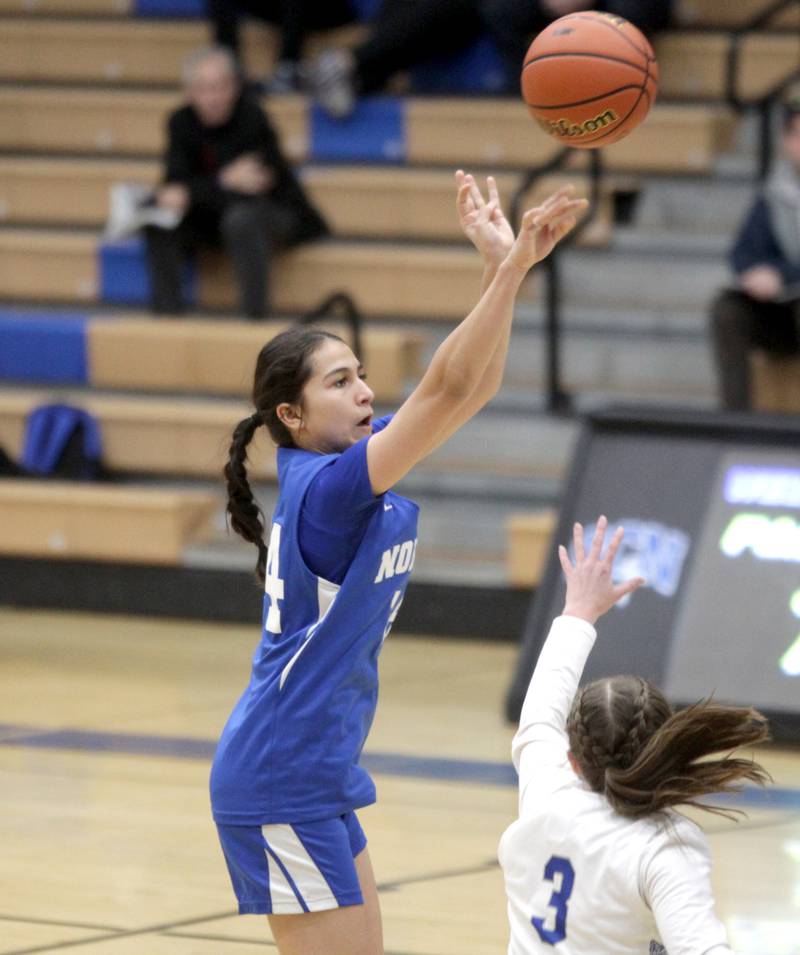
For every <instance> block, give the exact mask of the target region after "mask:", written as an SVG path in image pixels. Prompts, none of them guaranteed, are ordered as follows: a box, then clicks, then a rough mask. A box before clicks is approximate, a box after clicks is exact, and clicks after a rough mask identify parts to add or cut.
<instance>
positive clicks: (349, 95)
mask: <svg viewBox="0 0 800 955" xmlns="http://www.w3.org/2000/svg"><path fill="white" fill-rule="evenodd" d="M354 72H355V71H354V66H353V58H352V56H351V55H350V54H349V53H347V52H345V51H344V50H326V51H325V52H324V53H321V54H320V55H319V56H318V57H317V58H316V60H315V61H314V63H313V64H312V66H311V70H310V74H309V82H310V86H311V92H312V94H313V96H314V99H315V100H316V101H317V103H319V105H320V106H321V107H322V108H323V109H324V110H325V112H326V113H329V114H330V115H331V116H333V118H334V119H345V118H346V117H348V116H349V115H350V114H351V113H352V112H353V110H354V109H355V108H356V99H357V97H356V89H355V78H354V75H353V74H354Z"/></svg>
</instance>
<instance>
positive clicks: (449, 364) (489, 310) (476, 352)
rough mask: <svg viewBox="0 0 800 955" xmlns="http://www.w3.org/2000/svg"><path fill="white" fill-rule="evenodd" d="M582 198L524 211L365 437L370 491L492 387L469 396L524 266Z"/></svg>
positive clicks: (502, 328)
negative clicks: (474, 298) (382, 420)
mask: <svg viewBox="0 0 800 955" xmlns="http://www.w3.org/2000/svg"><path fill="white" fill-rule="evenodd" d="M585 205H586V203H585V200H575V199H570V198H568V197H567V196H565V195H561V194H558V193H557V194H555V195H553V196H551V197H550V198H549V199H548V200H547V201H546V202H544V203H543V204H542V205H541V206H536V207H535V208H533V209H530V210H529V211H528V212H527V213H526V214H525V216H524V218H523V221H522V226H521V228H520V232H519V235H518V236H517V238H516V239H515V241H514V244H513V245H512V247H511V249H510V251H509V252H508V254H507V256H506V257H505V259H504V260H503V261H502V263H501V264H500V266H499V267H498V269H497V273H496V275H495V276H494V278H493V279H492V281H491V283H490V284H489V287H488V288H487V290H486V291H485V293H484V294H483V296H482V297H481V299H480V301H479V302H478V304H477V305H476V306H475V308H474V309H473V310H472V311H471V312H470V313H469V315H468V316H467V317H466V318H465V319H464V320H463V321H462V322H461V324H460V325H459V326H458V327H457V328H456V329H454V331H453V332H451V333H450V335H448V337H447V338H446V339H445V340H444V342H442V344H441V345H440V346H439V348H438V349H437V350H436V353H435V354H434V356H433V359H432V360H431V363H430V365H429V367H428V370H427V371H426V372H425V375H424V376H423V378H422V380H421V381H420V383H419V385H418V386H417V387H416V389H415V390H414V391H413V393H412V394H411V395H410V396H409V398H408V399H407V400H406V401H405V402H404V404H403V405H402V406H401V407H400V409H399V410H398V412H397V414H396V415H395V416H394V418H393V419H392V422H391V424H390V425H389V426H388V427H387V428H386V429H385V430H384V431H382V432H380V433H379V434H376V435H374V436H373V437H372V438H370V440H369V443H368V445H367V464H368V467H369V475H370V483H371V484H372V489H373V491H374V493H375V494H381V493H383V492H384V491H386V490H388V489H389V488H390V487H392V486H393V485H394V484H396V483H397V481H399V480H400V479H401V478H402V477H404V476H405V475H406V474H407V473H408V472H409V471H410V470H411V468H412V467H413V466H414V465H415V464H416V463H417V462H418V461H420V460H422V458H424V457H425V456H426V455H428V454H430V452H431V451H433V450H434V449H435V448H437V447H438V446H439V445H440V444H442V443H443V442H444V441H446V440H447V438H448V437H450V435H451V434H452V433H453V432H454V431H455V430H456V429H457V428H458V427H459V426H460V425H461V424H463V422H464V421H465V420H466V417H470V416H471V415H472V414H474V413H475V412H476V411H477V410H478V408H479V407H483V405H484V404H485V403H486V402H487V401H488V400H489V399H490V398H491V397H492V396H493V394H494V393H495V392H496V387H497V386H499V382H498V383H497V384H496V385H495V388H494V391H492V392H489V391H487V392H485V393H484V392H483V390H482V391H481V392H480V398H479V399H478V398H477V396H476V389H478V387H479V386H480V384H481V382H482V381H483V380H484V377H485V375H486V373H487V369H488V368H489V366H490V364H491V362H492V359H493V357H494V356H495V353H496V350H497V348H498V346H499V345H500V343H501V342H502V341H503V338H504V336H506V335H508V334H509V330H510V326H511V321H512V318H513V314H514V302H515V300H516V296H517V292H518V291H519V287H520V285H521V284H522V281H523V279H524V278H525V276H526V275H527V273H528V271H529V269H530V268H531V267H532V266H533V265H534V264H535V263H536V262H539V261H541V260H542V259H543V258H545V257H546V256H547V255H549V254H550V252H551V251H552V250H553V248H554V246H555V245H556V243H557V242H559V241H560V240H561V239H562V238H563V237H564V236H565V235H566V234H567V233H568V232H569V231H570V230H571V229H572V228H574V226H575V223H576V215H577V213H578V212H579V211H580V210H581V209H583V208H584V207H585ZM478 401H479V403H478ZM465 415H466V417H465Z"/></svg>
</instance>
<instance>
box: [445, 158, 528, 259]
mask: <svg viewBox="0 0 800 955" xmlns="http://www.w3.org/2000/svg"><path fill="white" fill-rule="evenodd" d="M456 185H457V186H458V195H457V197H456V208H457V210H458V221H459V223H460V225H461V229H462V231H463V232H464V235H466V237H467V238H468V239H469V240H470V242H471V243H472V244H473V245H474V246H475V248H476V249H477V250H478V251H479V252H480V254H481V255H482V256H483V259H484V262H485V263H486V264H487V265H489V266H493V267H495V268H496V267H497V266H498V265H500V263H501V262H502V261H503V260H504V259H505V257H506V256H507V255H508V253H509V251H510V249H511V246H512V245H513V244H514V230H513V229H512V228H511V226H510V225H509V224H508V220H507V219H506V217H505V215H504V214H503V210H502V209H501V208H500V195H499V193H498V191H497V183H496V182H495V179H494V176H489V177H488V178H487V179H486V191H487V194H488V196H489V198H488V200H487V199H484V197H483V193H482V192H481V190H480V188H479V187H478V184H477V183H476V182H475V178H474V177H473V176H470V175H469V174H467V173H465V172H464V171H463V170H462V169H459V170H458V172H457V173H456Z"/></svg>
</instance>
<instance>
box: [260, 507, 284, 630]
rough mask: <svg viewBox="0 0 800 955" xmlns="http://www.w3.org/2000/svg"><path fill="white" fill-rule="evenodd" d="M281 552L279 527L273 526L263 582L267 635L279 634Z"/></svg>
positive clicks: (281, 589) (281, 593)
mask: <svg viewBox="0 0 800 955" xmlns="http://www.w3.org/2000/svg"><path fill="white" fill-rule="evenodd" d="M280 550H281V525H280V524H273V525H272V530H271V531H270V535H269V550H268V551H267V573H266V580H265V581H264V590H265V591H266V594H267V596H268V597H269V612H268V613H267V622H266V624H265V627H266V630H267V631H268V632H269V633H280V632H281V608H280V607H279V606H278V601H279V600H283V581H282V580H281V575H280V568H279V566H278V563H279V560H280Z"/></svg>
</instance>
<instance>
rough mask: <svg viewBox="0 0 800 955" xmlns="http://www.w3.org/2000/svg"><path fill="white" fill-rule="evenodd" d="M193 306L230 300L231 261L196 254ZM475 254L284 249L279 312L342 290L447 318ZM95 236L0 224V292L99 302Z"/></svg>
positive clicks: (476, 271) (375, 305)
mask: <svg viewBox="0 0 800 955" xmlns="http://www.w3.org/2000/svg"><path fill="white" fill-rule="evenodd" d="M199 271H200V275H199V305H200V306H201V307H202V308H209V309H225V310H227V311H229V312H230V311H231V310H233V309H234V308H235V305H236V296H235V290H234V285H233V279H232V274H231V272H230V265H229V263H228V262H227V261H224V260H223V259H222V258H221V256H212V255H207V256H204V257H203V260H202V265H201V268H200V270H199ZM480 274H481V267H480V259H479V258H478V257H477V256H476V255H475V252H474V250H472V249H471V248H466V247H464V248H458V249H456V248H448V247H444V248H442V247H425V246H412V245H400V244H390V243H386V244H375V243H372V242H352V243H344V242H319V243H314V244H311V245H307V246H301V247H300V248H299V249H296V250H293V251H291V252H288V253H287V254H286V255H285V256H283V257H281V258H280V259H279V260H278V262H277V264H276V267H275V276H274V282H275V289H274V301H275V307H276V308H277V309H278V311H282V312H287V313H297V312H304V311H306V310H308V309H311V308H314V307H316V305H318V304H319V302H320V301H321V300H322V299H323V298H324V297H325V296H326V295H329V294H330V293H331V292H332V291H335V290H337V289H346V290H348V291H349V292H350V293H351V294H352V295H353V297H354V298H355V299H356V301H357V303H358V304H359V306H360V307H361V308H362V309H363V311H364V312H366V313H367V314H374V315H389V316H394V317H403V318H410V319H432V320H437V319H441V320H445V321H452V320H453V319H457V318H463V317H464V315H466V314H467V312H468V311H469V310H470V309H471V308H472V306H473V305H474V304H475V301H476V299H477V293H478V288H479V284H480ZM98 287H99V275H98V263H97V237H96V236H95V235H94V234H90V233H86V234H81V233H75V232H64V231H55V230H46V231H40V230H35V229H5V230H0V298H5V299H14V300H18V301H34V302H48V301H53V302H83V303H96V304H99V299H98Z"/></svg>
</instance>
